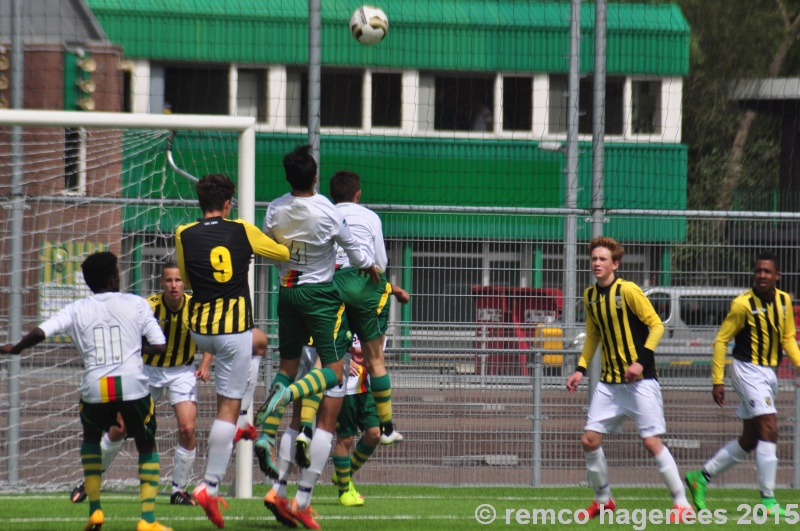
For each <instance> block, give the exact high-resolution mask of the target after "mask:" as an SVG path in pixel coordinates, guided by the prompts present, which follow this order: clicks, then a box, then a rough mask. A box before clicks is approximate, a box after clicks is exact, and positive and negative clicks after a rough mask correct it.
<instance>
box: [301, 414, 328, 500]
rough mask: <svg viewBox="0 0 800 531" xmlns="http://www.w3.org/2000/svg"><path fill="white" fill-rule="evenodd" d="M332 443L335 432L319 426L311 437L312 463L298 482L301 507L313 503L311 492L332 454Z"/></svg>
mask: <svg viewBox="0 0 800 531" xmlns="http://www.w3.org/2000/svg"><path fill="white" fill-rule="evenodd" d="M332 443H333V434H332V433H331V432H329V431H325V430H323V429H320V428H317V431H315V432H314V438H313V439H311V448H310V451H311V465H310V466H309V467H308V468H307V469H305V470H303V473H302V474H300V481H299V482H298V484H297V494H296V495H295V500H296V501H297V506H298V507H299V508H301V509H305V508H306V507H308V506H309V505H311V493H312V491H313V490H314V485H316V483H317V479H319V475H320V474H322V469H323V468H325V463H327V462H328V456H330V455H331V445H332Z"/></svg>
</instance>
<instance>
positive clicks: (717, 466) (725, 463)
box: [703, 439, 747, 478]
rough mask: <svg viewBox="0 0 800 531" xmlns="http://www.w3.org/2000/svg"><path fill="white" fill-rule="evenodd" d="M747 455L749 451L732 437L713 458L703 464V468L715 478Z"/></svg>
mask: <svg viewBox="0 0 800 531" xmlns="http://www.w3.org/2000/svg"><path fill="white" fill-rule="evenodd" d="M745 457H747V452H745V451H744V448H742V447H741V446H739V441H738V440H737V439H731V440H730V441H728V442H727V444H725V446H723V447H722V448H720V449H719V450H718V451H717V453H716V454H714V456H713V457H712V458H711V459H709V460H708V461H706V464H704V465H703V470H705V472H706V474H708V475H709V477H712V478H713V477H715V476H718V475H720V474H722V473H723V472H725V471H726V470H728V469H729V468H731V467H732V466H734V465H735V464H737V463H739V462H741V461H742V459H744V458H745Z"/></svg>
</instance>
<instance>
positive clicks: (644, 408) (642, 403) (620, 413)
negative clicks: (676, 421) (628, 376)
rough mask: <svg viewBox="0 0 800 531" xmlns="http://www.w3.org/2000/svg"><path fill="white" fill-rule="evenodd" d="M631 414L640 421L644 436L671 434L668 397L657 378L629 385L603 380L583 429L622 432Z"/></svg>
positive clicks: (640, 433) (593, 399)
mask: <svg viewBox="0 0 800 531" xmlns="http://www.w3.org/2000/svg"><path fill="white" fill-rule="evenodd" d="M628 417H629V418H631V419H632V420H633V421H634V422H635V423H636V429H637V430H638V431H639V435H640V436H641V437H642V439H645V438H647V437H655V436H656V435H662V434H664V433H667V423H666V421H665V420H664V400H663V399H662V398H661V386H660V385H659V384H658V381H657V380H653V379H649V378H648V379H645V380H639V381H638V382H635V383H627V384H607V383H604V382H599V383H598V384H597V389H595V392H594V396H593V397H592V403H591V405H590V406H589V415H588V418H587V419H586V426H584V428H583V430H584V431H596V432H597V433H619V432H620V431H621V430H622V422H623V421H624V420H625V419H626V418H628Z"/></svg>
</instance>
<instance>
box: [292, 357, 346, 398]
mask: <svg viewBox="0 0 800 531" xmlns="http://www.w3.org/2000/svg"><path fill="white" fill-rule="evenodd" d="M317 357H318V355H317V349H315V348H314V347H312V346H308V345H307V346H305V347H303V353H302V354H301V355H300V367H299V368H298V369H297V376H295V377H294V380H295V381H297V380H299V379H300V378H302V377H303V376H305V375H306V374H308V373H309V371H311V369H313V368H314V364H315V363H316V361H317ZM349 366H350V354H349V353H347V354H345V355H344V367H349ZM343 372H344V381H343V382H342V383H341V384H339V385H337V386H334V387H331V388H330V389H328V390H326V391H324V392H323V393H322V394H323V395H325V396H329V397H331V398H344V396H345V391H346V389H347V373H348V370H347V369H346V368H345V369H344V371H343Z"/></svg>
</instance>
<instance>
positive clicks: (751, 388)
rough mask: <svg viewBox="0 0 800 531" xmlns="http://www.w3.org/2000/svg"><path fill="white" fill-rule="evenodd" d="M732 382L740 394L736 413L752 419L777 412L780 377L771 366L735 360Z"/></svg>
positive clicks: (732, 367)
mask: <svg viewBox="0 0 800 531" xmlns="http://www.w3.org/2000/svg"><path fill="white" fill-rule="evenodd" d="M731 383H732V384H733V390H734V391H736V394H737V395H739V408H738V409H737V410H736V415H737V416H738V417H739V418H742V419H752V418H755V417H760V416H762V415H769V414H775V413H777V412H778V410H776V409H775V397H776V396H777V395H778V377H777V376H776V375H775V371H774V370H773V369H772V368H771V367H761V366H760V365H754V364H753V363H750V362H747V361H739V360H736V359H735V360H733V363H732V366H731Z"/></svg>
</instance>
